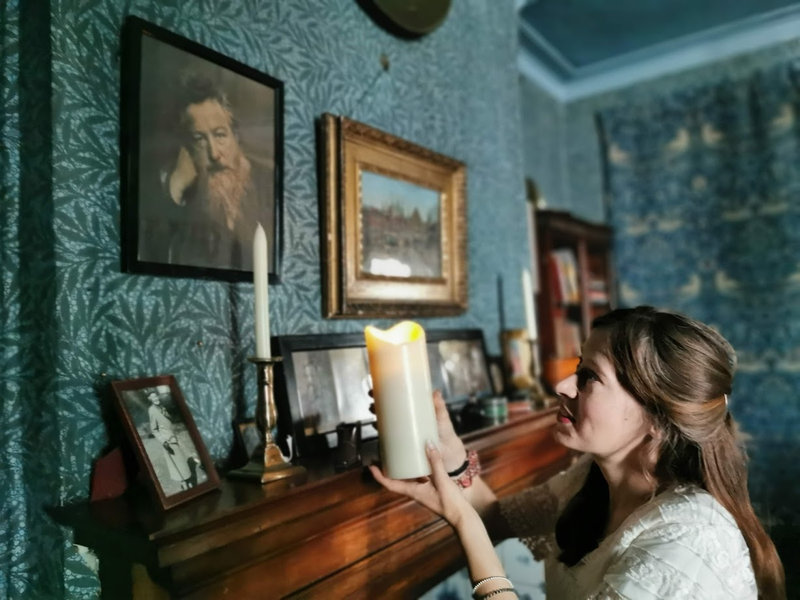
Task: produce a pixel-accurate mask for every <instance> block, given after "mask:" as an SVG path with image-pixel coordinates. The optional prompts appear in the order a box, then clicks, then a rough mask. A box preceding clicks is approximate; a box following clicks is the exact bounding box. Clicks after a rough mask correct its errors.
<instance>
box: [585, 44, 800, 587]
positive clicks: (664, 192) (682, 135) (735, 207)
mask: <svg viewBox="0 0 800 600" xmlns="http://www.w3.org/2000/svg"><path fill="white" fill-rule="evenodd" d="M598 124H599V129H600V132H601V138H602V140H603V147H604V160H605V165H604V166H605V174H606V194H607V207H608V221H609V223H610V224H611V225H612V226H613V228H614V231H615V242H614V252H615V262H616V268H617V272H618V276H619V292H620V299H621V303H622V304H624V305H627V306H633V305H637V304H652V305H655V306H662V307H669V308H673V309H676V310H679V311H681V312H685V313H687V314H689V315H691V316H693V317H696V318H699V319H700V320H703V321H705V322H708V323H710V324H712V325H714V326H715V327H716V328H717V329H719V330H720V331H721V332H722V333H723V334H724V335H725V336H726V337H727V338H728V339H729V340H730V341H731V342H732V343H733V345H734V347H735V348H736V349H737V353H738V357H739V367H738V371H737V375H736V380H735V383H734V393H733V395H732V397H731V408H732V411H733V414H734V417H735V418H736V419H737V421H738V422H739V423H740V425H741V426H742V428H743V430H744V431H745V432H746V433H747V434H748V435H749V436H751V441H750V442H749V446H748V448H749V453H750V458H751V463H750V491H751V495H752V497H753V500H754V504H755V506H756V511H757V512H758V513H759V516H760V517H761V518H762V520H763V521H764V522H765V524H766V525H767V527H768V528H769V529H770V533H771V535H772V537H773V539H774V540H775V542H776V545H777V546H778V551H779V553H780V554H781V557H782V559H783V562H784V565H785V568H786V571H787V576H788V582H789V586H790V587H789V590H790V594H789V596H790V597H793V596H792V593H791V592H792V589H793V588H796V587H798V584H800V575H798V570H799V569H798V567H800V548H799V547H798V546H797V540H798V539H800V508H798V507H800V486H798V485H797V481H798V480H800V462H799V461H798V460H797V457H798V456H800V60H795V61H794V62H791V63H788V64H782V65H780V66H778V67H772V68H770V69H769V70H764V71H758V72H755V73H752V74H751V75H749V76H747V78H746V79H744V80H742V79H739V80H722V81H717V82H714V83H712V84H708V85H704V86H702V87H697V88H693V89H684V90H680V91H676V92H674V93H672V94H671V95H667V96H665V97H660V98H657V99H652V100H651V101H648V102H643V103H640V104H638V105H634V106H630V105H626V106H618V107H614V108H613V109H609V110H607V111H604V112H603V113H601V114H600V115H599V116H598Z"/></svg>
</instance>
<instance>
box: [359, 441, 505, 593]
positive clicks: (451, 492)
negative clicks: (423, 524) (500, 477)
mask: <svg viewBox="0 0 800 600" xmlns="http://www.w3.org/2000/svg"><path fill="white" fill-rule="evenodd" d="M427 454H428V461H429V462H430V464H431V476H430V477H427V478H424V479H420V480H417V481H408V480H403V481H401V480H397V479H388V478H387V477H385V476H384V475H383V473H382V472H381V471H380V469H378V468H377V467H376V466H374V465H371V466H370V471H371V472H372V475H373V476H374V477H375V479H376V480H377V481H378V482H379V483H380V484H381V485H383V486H384V487H385V488H386V489H388V490H390V491H393V492H396V493H398V494H403V495H405V496H408V497H410V498H412V499H414V500H416V501H417V502H419V503H420V504H422V505H423V506H425V507H426V508H428V509H430V510H432V511H433V512H435V513H436V514H438V515H440V516H441V517H443V518H444V519H446V520H447V522H448V523H450V525H452V526H453V528H454V529H455V531H456V534H457V535H458V539H459V541H460V542H461V545H462V547H463V548H464V553H465V554H466V556H467V566H468V567H469V572H470V576H471V577H472V580H473V582H478V581H480V580H483V579H486V578H487V577H493V578H494V577H498V578H497V579H491V580H489V581H486V582H485V583H483V584H482V585H481V586H480V589H479V591H478V594H479V596H480V595H483V594H487V593H489V592H492V591H495V590H500V589H504V588H508V587H509V584H508V583H507V580H505V579H504V577H505V571H504V570H503V565H502V564H501V563H500V559H499V558H498V556H497V554H496V553H495V551H494V545H493V544H492V540H491V539H490V538H489V534H488V532H487V531H486V527H485V526H484V523H483V520H482V519H481V515H479V514H478V512H477V511H476V509H475V508H474V507H473V506H472V504H471V502H470V500H469V499H468V498H467V496H466V495H465V494H464V493H462V490H461V488H459V487H458V486H457V485H456V483H455V482H454V481H453V480H452V479H451V478H450V477H449V475H448V474H447V470H446V469H445V466H444V462H443V461H442V454H441V453H440V452H439V450H438V449H437V448H436V446H435V445H433V444H428V446H427ZM478 481H480V480H478ZM478 481H476V483H478ZM481 483H482V482H481ZM479 485H480V484H479ZM483 486H484V487H485V490H488V491H489V493H491V490H489V488H488V486H486V485H485V484H483ZM472 487H474V486H470V488H468V489H471V488H472ZM485 493H486V492H485V491H480V492H479V493H478V494H475V495H476V496H477V497H478V498H480V499H483V498H484V497H485V496H484V495H485ZM492 496H494V494H492ZM495 503H496V500H495ZM515 597H516V594H514V593H511V592H503V593H499V594H497V595H496V596H492V598H497V599H498V600H505V599H506V598H515Z"/></svg>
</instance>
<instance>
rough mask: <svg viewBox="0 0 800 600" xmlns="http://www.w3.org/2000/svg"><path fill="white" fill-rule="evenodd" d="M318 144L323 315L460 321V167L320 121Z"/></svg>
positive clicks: (349, 124)
mask: <svg viewBox="0 0 800 600" xmlns="http://www.w3.org/2000/svg"><path fill="white" fill-rule="evenodd" d="M321 141H322V146H323V156H322V161H321V167H322V168H321V173H320V181H321V183H322V212H323V214H324V223H325V226H324V230H323V232H322V237H323V243H322V247H323V252H322V255H323V256H322V258H323V269H322V270H323V286H324V293H323V303H324V306H323V312H324V315H325V316H326V317H327V318H353V317H359V318H360V317H408V316H413V317H420V316H441V315H455V314H459V313H462V312H464V311H465V310H466V308H467V259H466V244H467V225H466V166H465V165H464V163H462V162H459V161H458V160H455V159H453V158H450V157H447V156H444V155H441V154H438V153H436V152H433V151H432V150H428V149H427V148H423V147H421V146H418V145H416V144H413V143H411V142H409V141H406V140H403V139H401V138H398V137H396V136H394V135H391V134H389V133H386V132H384V131H380V130H378V129H375V128H373V127H370V126H369V125H365V124H363V123H359V122H357V121H353V120H350V119H348V118H346V117H341V116H335V115H331V114H327V113H326V114H324V115H323V116H322V120H321Z"/></svg>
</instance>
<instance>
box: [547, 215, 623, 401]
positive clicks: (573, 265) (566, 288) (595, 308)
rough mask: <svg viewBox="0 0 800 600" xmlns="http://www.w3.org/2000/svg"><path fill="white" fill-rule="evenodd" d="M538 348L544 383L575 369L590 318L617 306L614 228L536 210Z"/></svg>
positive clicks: (589, 324)
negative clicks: (614, 268) (613, 262)
mask: <svg viewBox="0 0 800 600" xmlns="http://www.w3.org/2000/svg"><path fill="white" fill-rule="evenodd" d="M535 223H536V239H537V244H536V245H537V262H538V265H537V266H538V269H537V271H538V277H539V293H538V296H537V309H538V311H537V312H538V317H537V318H538V325H539V344H540V346H539V350H540V354H541V358H542V365H543V375H544V379H545V383H547V384H549V385H550V386H552V385H553V384H554V383H555V382H556V381H558V380H560V379H561V378H563V377H565V376H566V375H568V374H569V373H571V372H572V371H573V370H574V368H575V365H576V362H577V357H578V356H579V355H580V348H581V344H582V343H583V341H584V340H585V339H586V337H587V336H588V335H589V328H590V326H591V323H592V320H593V319H594V318H595V317H597V316H599V315H601V314H603V313H606V312H608V311H609V310H611V308H612V307H614V306H616V293H615V290H616V285H615V280H614V270H613V268H612V263H611V235H612V230H611V228H610V227H608V226H605V225H599V224H596V223H590V222H588V221H584V220H581V219H578V218H576V217H574V216H572V215H570V214H569V213H567V212H563V211H555V210H537V211H536V212H535Z"/></svg>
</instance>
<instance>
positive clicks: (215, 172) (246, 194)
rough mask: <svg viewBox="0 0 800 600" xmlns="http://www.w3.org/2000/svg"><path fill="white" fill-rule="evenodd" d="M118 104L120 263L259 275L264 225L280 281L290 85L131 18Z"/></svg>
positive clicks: (186, 272)
mask: <svg viewBox="0 0 800 600" xmlns="http://www.w3.org/2000/svg"><path fill="white" fill-rule="evenodd" d="M120 104H121V106H120V109H121V110H120V114H121V127H120V145H121V176H122V186H121V193H122V197H121V201H122V232H121V238H122V269H123V271H125V272H129V273H147V274H153V275H171V276H181V277H204V278H211V279H222V280H227V281H250V280H252V271H253V264H252V263H253V234H254V232H255V229H256V224H257V223H261V224H262V226H263V227H264V230H265V231H266V233H267V238H268V257H269V274H270V275H269V276H270V280H271V281H277V280H278V273H279V265H280V260H279V259H280V247H281V244H280V231H281V204H282V179H283V83H282V82H280V81H279V80H277V79H275V78H274V77H272V76H270V75H267V74H265V73H261V72H259V71H257V70H256V69H254V68H252V67H249V66H247V65H244V64H242V63H240V62H237V61H235V60H233V59H231V58H229V57H227V56H224V55H222V54H220V53H218V52H215V51H213V50H211V49H209V48H206V47H204V46H201V45H200V44H198V43H196V42H193V41H191V40H189V39H186V38H184V37H182V36H179V35H177V34H175V33H172V32H170V31H167V30H165V29H162V28H161V27H158V26H156V25H154V24H152V23H148V22H146V21H143V20H142V19H139V18H137V17H133V16H129V17H127V18H126V20H125V24H124V26H123V30H122V67H121V102H120Z"/></svg>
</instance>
